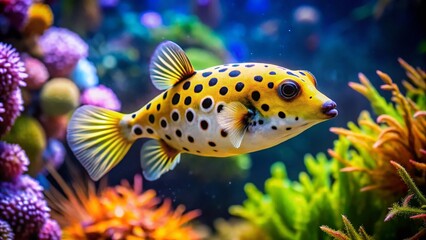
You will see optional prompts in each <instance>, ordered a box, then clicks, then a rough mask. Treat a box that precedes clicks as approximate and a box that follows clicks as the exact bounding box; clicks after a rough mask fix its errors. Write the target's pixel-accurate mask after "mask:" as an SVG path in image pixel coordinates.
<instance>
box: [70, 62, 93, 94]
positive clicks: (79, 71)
mask: <svg viewBox="0 0 426 240" xmlns="http://www.w3.org/2000/svg"><path fill="white" fill-rule="evenodd" d="M71 79H72V80H73V81H74V83H75V84H76V85H77V87H78V88H79V89H87V88H91V87H95V86H96V85H98V83H99V78H98V75H97V74H96V68H95V66H94V65H93V63H91V62H89V60H87V59H86V58H82V59H80V61H78V63H77V66H76V67H75V68H74V71H73V72H72V74H71Z"/></svg>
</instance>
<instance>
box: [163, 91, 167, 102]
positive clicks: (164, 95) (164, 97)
mask: <svg viewBox="0 0 426 240" xmlns="http://www.w3.org/2000/svg"><path fill="white" fill-rule="evenodd" d="M167 93H168V92H164V94H163V100H164V99H166V98H167Z"/></svg>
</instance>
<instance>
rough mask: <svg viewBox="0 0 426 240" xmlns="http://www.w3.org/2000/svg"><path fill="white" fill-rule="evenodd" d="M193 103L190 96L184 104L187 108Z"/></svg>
mask: <svg viewBox="0 0 426 240" xmlns="http://www.w3.org/2000/svg"><path fill="white" fill-rule="evenodd" d="M191 102H192V98H191V96H188V97H186V98H185V101H184V103H185V105H186V106H188V105H189V104H191Z"/></svg>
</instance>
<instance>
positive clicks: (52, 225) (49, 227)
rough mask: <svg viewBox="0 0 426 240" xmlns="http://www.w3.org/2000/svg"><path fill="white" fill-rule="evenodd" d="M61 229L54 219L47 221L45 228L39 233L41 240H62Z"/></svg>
mask: <svg viewBox="0 0 426 240" xmlns="http://www.w3.org/2000/svg"><path fill="white" fill-rule="evenodd" d="M61 235H62V232H61V228H60V227H59V224H58V223H57V222H56V221H55V220H52V219H47V220H46V222H45V223H44V225H43V227H42V228H41V229H40V232H39V233H38V239H39V240H60V239H61Z"/></svg>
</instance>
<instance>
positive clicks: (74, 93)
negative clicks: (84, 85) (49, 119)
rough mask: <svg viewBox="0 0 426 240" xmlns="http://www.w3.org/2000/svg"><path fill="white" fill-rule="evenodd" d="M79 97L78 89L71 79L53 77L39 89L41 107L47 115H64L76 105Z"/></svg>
mask: <svg viewBox="0 0 426 240" xmlns="http://www.w3.org/2000/svg"><path fill="white" fill-rule="evenodd" d="M79 97H80V93H79V90H78V88H77V86H76V85H75V84H74V83H73V82H72V81H71V80H69V79H66V78H54V79H51V80H50V81H48V82H47V83H46V84H45V85H44V86H43V88H42V89H41V93H40V105H41V109H42V110H43V113H45V114H46V115H49V116H60V115H64V114H67V113H69V112H70V111H71V110H73V109H74V108H76V107H77V106H78V104H79Z"/></svg>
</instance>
